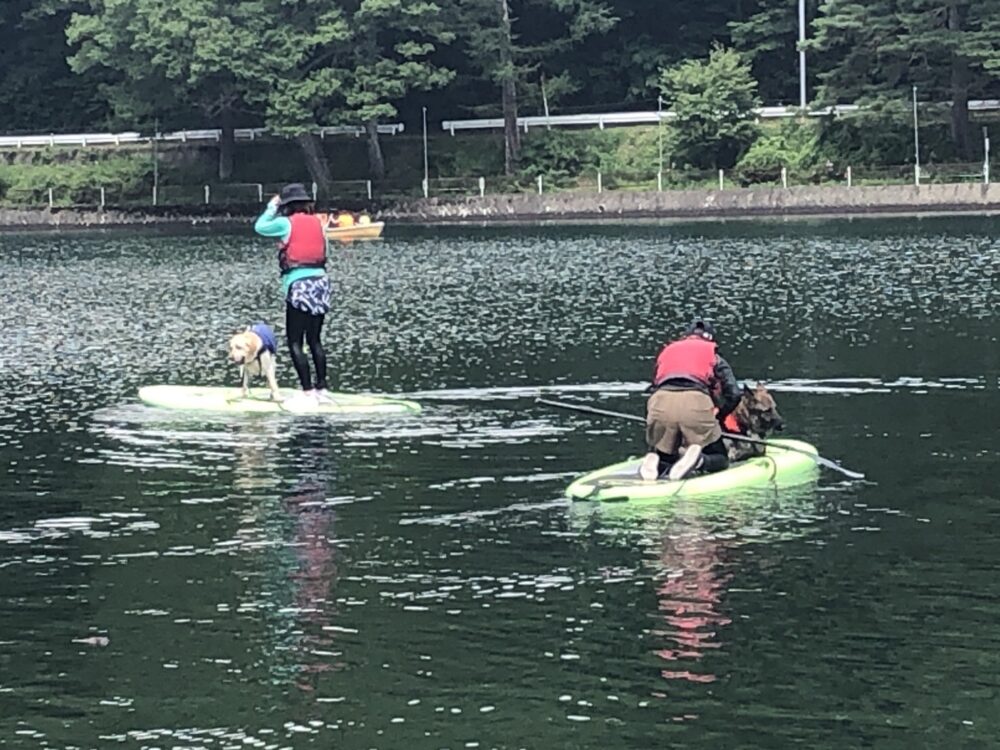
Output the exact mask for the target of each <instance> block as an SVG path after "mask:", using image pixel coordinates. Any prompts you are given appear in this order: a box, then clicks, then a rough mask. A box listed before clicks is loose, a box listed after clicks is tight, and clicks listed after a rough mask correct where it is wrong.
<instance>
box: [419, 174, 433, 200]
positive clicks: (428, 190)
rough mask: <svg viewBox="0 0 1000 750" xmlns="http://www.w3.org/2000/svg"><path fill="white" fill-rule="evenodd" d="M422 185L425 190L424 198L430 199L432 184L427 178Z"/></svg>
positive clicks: (422, 181)
mask: <svg viewBox="0 0 1000 750" xmlns="http://www.w3.org/2000/svg"><path fill="white" fill-rule="evenodd" d="M420 183H421V187H422V188H423V189H424V197H425V198H429V197H430V195H431V186H430V183H429V182H428V181H427V178H426V177H425V178H424V179H422V180H421V181H420Z"/></svg>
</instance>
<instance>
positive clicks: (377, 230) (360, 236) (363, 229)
mask: <svg viewBox="0 0 1000 750" xmlns="http://www.w3.org/2000/svg"><path fill="white" fill-rule="evenodd" d="M383 229H385V222H384V221H373V222H372V223H371V224H355V225H354V226H353V227H327V228H326V238H327V239H328V240H342V241H344V242H347V241H349V240H376V239H378V238H379V237H381V236H382V230H383Z"/></svg>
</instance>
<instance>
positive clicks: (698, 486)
mask: <svg viewBox="0 0 1000 750" xmlns="http://www.w3.org/2000/svg"><path fill="white" fill-rule="evenodd" d="M771 442H772V443H773V444H774V446H775V447H771V446H768V448H767V454H766V455H764V456H758V457H755V458H751V459H748V460H746V461H740V462H739V463H736V464H733V465H732V466H730V467H729V468H728V469H726V470H725V471H720V472H716V473H715V474H699V475H695V476H693V477H691V478H689V479H682V480H680V481H676V482H671V481H669V480H663V479H660V480H656V481H646V480H643V479H640V478H639V464H640V463H641V462H642V459H640V458H635V459H631V460H629V461H623V462H622V463H618V464H614V465H613V466H607V467H605V468H603V469H598V470H597V471H593V472H591V473H589V474H586V475H585V476H582V477H580V478H579V479H577V480H576V481H575V482H573V483H572V484H571V485H570V486H569V487H567V488H566V496H567V497H570V498H572V499H574V500H590V501H596V502H604V503H610V502H624V501H634V500H666V499H669V498H674V497H692V496H695V495H714V494H719V493H723V492H732V491H734V490H741V489H744V488H749V487H784V486H792V485H796V484H801V483H803V482H808V481H810V480H812V479H813V478H814V477H815V476H816V474H817V473H818V469H817V467H816V462H815V461H814V460H813V458H812V457H811V456H815V455H817V451H816V448H815V447H814V446H812V445H810V444H809V443H805V442H802V441H801V440H773V441H771ZM782 445H785V446H789V447H791V448H796V449H798V450H801V451H806V452H807V453H808V454H810V455H803V454H802V453H797V452H793V451H789V450H782V449H781V447H780V446H782Z"/></svg>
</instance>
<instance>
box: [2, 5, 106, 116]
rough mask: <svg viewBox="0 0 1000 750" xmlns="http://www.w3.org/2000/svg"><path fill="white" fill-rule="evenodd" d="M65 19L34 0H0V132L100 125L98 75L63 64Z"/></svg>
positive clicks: (62, 13) (102, 101) (102, 102)
mask: <svg viewBox="0 0 1000 750" xmlns="http://www.w3.org/2000/svg"><path fill="white" fill-rule="evenodd" d="M68 19H69V12H68V11H66V10H64V9H60V8H47V7H45V5H44V4H43V3H41V2H39V0H3V2H2V3H0V132H4V131H7V132H9V131H22V132H37V131H38V130H39V129H41V130H43V131H45V132H48V131H51V130H59V129H63V128H71V127H74V126H76V127H79V126H80V125H81V124H86V125H88V126H89V127H94V126H103V125H104V119H105V117H106V115H107V103H106V101H105V99H104V98H103V97H102V96H101V94H100V91H99V88H98V86H99V84H100V78H99V77H97V76H94V75H86V76H77V75H74V74H73V73H72V72H71V71H70V69H69V65H68V64H67V63H66V57H67V55H68V54H69V52H70V50H69V48H68V47H67V46H66V44H65V35H64V32H63V30H64V29H65V27H66V23H67V22H68Z"/></svg>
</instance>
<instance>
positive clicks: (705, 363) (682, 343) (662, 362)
mask: <svg viewBox="0 0 1000 750" xmlns="http://www.w3.org/2000/svg"><path fill="white" fill-rule="evenodd" d="M715 361H716V355H715V342H714V341H708V340H707V339H703V338H702V337H701V336H688V337H687V338H683V339H680V340H679V341H674V342H673V343H671V344H667V345H666V346H665V347H663V351H661V352H660V356H659V357H657V358H656V370H655V373H654V375H653V385H654V386H657V387H658V386H660V385H662V384H663V382H664V381H666V380H673V379H674V378H678V379H683V380H693V381H694V382H696V383H699V384H701V385H703V386H705V388H706V389H708V390H711V388H712V386H713V381H714V379H715V378H714V372H715Z"/></svg>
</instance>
